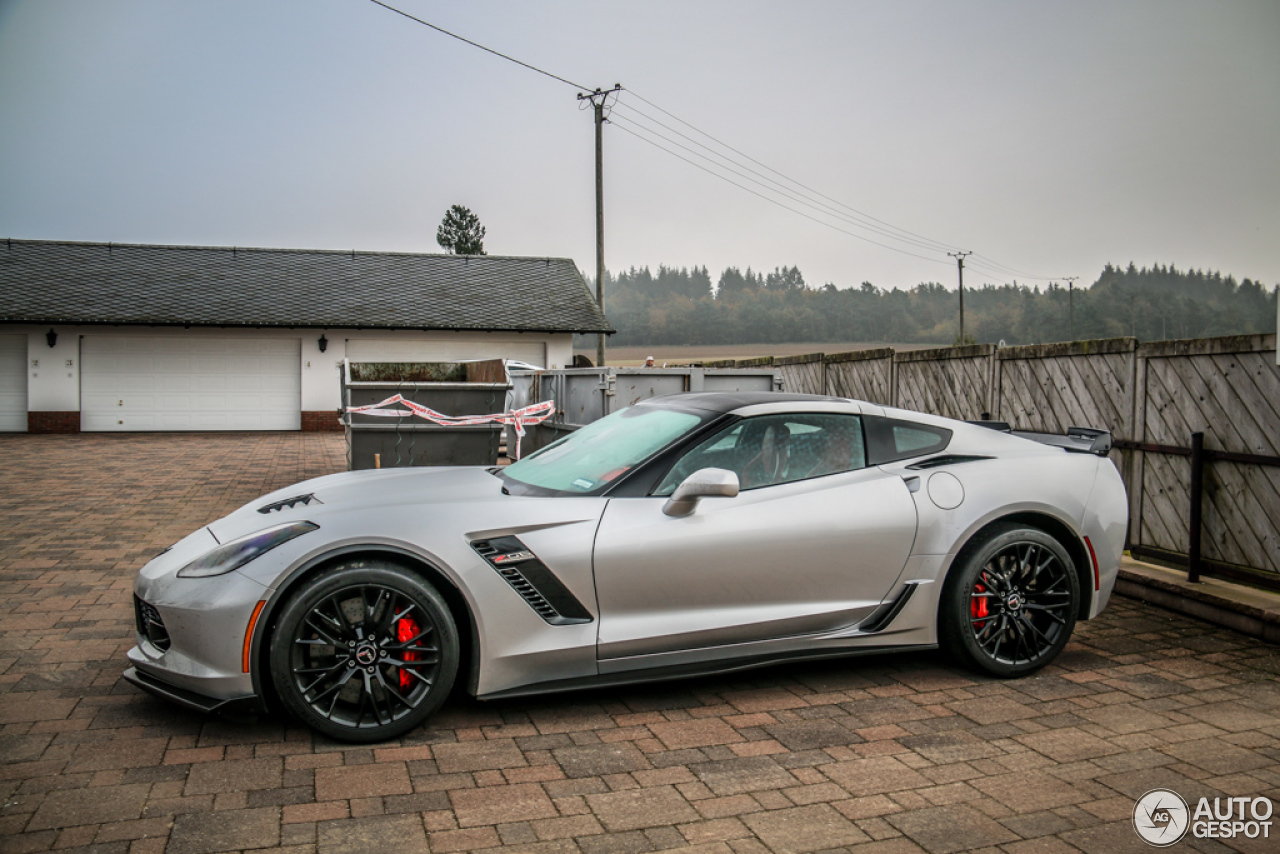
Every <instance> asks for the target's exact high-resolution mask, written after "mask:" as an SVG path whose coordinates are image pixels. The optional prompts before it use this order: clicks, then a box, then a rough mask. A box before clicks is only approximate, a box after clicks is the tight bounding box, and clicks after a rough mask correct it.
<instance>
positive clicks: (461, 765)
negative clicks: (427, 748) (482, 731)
mask: <svg viewBox="0 0 1280 854" xmlns="http://www.w3.org/2000/svg"><path fill="white" fill-rule="evenodd" d="M432 750H433V752H434V753H435V758H436V765H437V766H438V767H439V769H440V773H441V774H453V773H457V772H459V771H497V770H501V769H503V768H520V767H523V766H526V765H528V764H529V763H528V761H526V760H525V758H524V753H523V752H522V751H521V750H520V748H519V747H517V746H516V743H515V741H514V740H513V739H510V738H500V739H494V740H492V741H468V742H461V743H458V744H437V745H436V746H435V747H434V748H432Z"/></svg>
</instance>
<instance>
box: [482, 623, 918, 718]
mask: <svg viewBox="0 0 1280 854" xmlns="http://www.w3.org/2000/svg"><path fill="white" fill-rule="evenodd" d="M904 604H905V603H904ZM937 648H938V645H937V644H936V643H932V644H904V645H900V646H878V647H873V648H868V649H848V648H845V649H814V650H800V651H796V652H785V653H772V654H767V655H757V656H745V657H743V658H730V659H722V660H719V661H708V662H699V663H697V664H677V665H665V666H659V667H653V668H648V669H645V670H628V671H626V672H623V673H605V674H601V675H598V676H583V677H579V678H575V679H555V680H552V681H549V682H536V683H533V684H530V685H521V686H519V687H516V688H508V689H505V690H502V691H494V692H493V693H490V694H482V695H478V696H477V699H479V700H499V699H505V698H507V697H528V696H532V695H535V694H552V693H557V692H560V691H580V690H586V689H590V688H611V687H614V686H618V685H635V684H637V683H643V682H661V681H665V680H671V679H689V678H693V677H695V676H715V675H720V674H724V673H737V672H739V671H742V670H754V669H756V668H759V667H768V666H770V665H772V664H784V663H787V662H795V661H821V660H823V659H829V658H854V657H861V656H865V655H880V654H882V653H888V652H921V651H925V650H931V649H937Z"/></svg>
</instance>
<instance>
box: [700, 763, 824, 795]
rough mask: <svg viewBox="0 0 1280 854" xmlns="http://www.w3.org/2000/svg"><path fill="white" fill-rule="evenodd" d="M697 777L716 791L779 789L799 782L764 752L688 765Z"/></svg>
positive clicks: (740, 791) (727, 793)
mask: <svg viewBox="0 0 1280 854" xmlns="http://www.w3.org/2000/svg"><path fill="white" fill-rule="evenodd" d="M689 770H690V771H692V772H693V773H694V774H695V775H696V776H697V777H698V779H699V780H700V781H701V782H702V783H703V784H705V785H706V786H707V788H709V789H711V791H712V792H714V793H715V794H717V795H721V796H723V795H737V794H741V793H743V792H758V791H763V790H765V789H782V788H787V787H790V786H794V785H796V783H797V782H799V781H798V780H797V779H796V777H795V776H794V775H793V774H791V773H790V772H789V771H787V770H786V769H784V768H783V767H782V766H780V765H778V763H777V762H775V761H774V760H773V759H772V758H771V757H768V756H751V757H743V758H741V759H726V760H724V761H722V762H704V763H697V764H693V765H690V766H689Z"/></svg>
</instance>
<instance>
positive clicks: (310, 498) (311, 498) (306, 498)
mask: <svg viewBox="0 0 1280 854" xmlns="http://www.w3.org/2000/svg"><path fill="white" fill-rule="evenodd" d="M323 503H324V502H323V501H321V500H320V499H319V498H316V496H315V494H314V493H311V492H308V493H307V494H306V495H295V496H294V497H293V498H285V499H283V500H281V501H276V502H273V503H271V504H267V505H264V506H262V507H259V508H258V512H259V513H274V512H275V511H276V510H291V509H293V508H294V507H296V506H298V505H299V504H301V505H302V506H303V507H306V506H307V505H308V504H323Z"/></svg>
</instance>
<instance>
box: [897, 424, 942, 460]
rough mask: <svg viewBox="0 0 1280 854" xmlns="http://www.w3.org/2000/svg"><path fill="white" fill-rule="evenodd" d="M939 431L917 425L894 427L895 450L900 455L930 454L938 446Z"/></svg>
mask: <svg viewBox="0 0 1280 854" xmlns="http://www.w3.org/2000/svg"><path fill="white" fill-rule="evenodd" d="M938 440H939V436H938V433H937V431H935V430H930V429H928V428H923V429H922V428H921V427H918V426H915V425H907V424H894V425H893V448H894V451H895V452H896V453H899V454H916V453H928V452H929V451H930V450H931V449H932V448H933V447H934V446H935V445H937V444H938Z"/></svg>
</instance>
